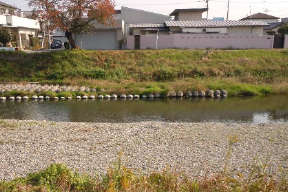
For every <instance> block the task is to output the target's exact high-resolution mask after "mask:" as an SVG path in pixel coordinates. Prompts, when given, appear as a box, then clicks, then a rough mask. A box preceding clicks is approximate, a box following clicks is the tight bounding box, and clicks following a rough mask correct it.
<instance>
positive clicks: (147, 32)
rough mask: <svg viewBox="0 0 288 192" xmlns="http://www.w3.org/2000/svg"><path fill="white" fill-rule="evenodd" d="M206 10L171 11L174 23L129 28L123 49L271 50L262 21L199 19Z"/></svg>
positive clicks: (136, 25)
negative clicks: (125, 45)
mask: <svg viewBox="0 0 288 192" xmlns="http://www.w3.org/2000/svg"><path fill="white" fill-rule="evenodd" d="M205 11H207V9H175V10H174V11H173V12H172V13H171V14H170V16H174V20H167V21H164V22H163V23H158V24H156V23H144V24H141V23H140V24H130V25H129V28H130V30H129V32H130V33H129V35H128V36H127V49H148V48H152V49H158V48H159V49H163V48H183V49H185V48H189V49H208V48H212V49H225V48H233V49H248V48H261V49H262V48H272V47H273V37H272V36H263V27H264V26H266V25H268V24H267V23H265V22H263V21H250V20H247V21H246V20H243V21H221V20H220V21H219V20H216V21H215V20H206V19H203V18H202V14H203V12H205Z"/></svg>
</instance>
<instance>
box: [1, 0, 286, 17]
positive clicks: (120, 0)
mask: <svg viewBox="0 0 288 192" xmlns="http://www.w3.org/2000/svg"><path fill="white" fill-rule="evenodd" d="M0 1H2V2H4V3H7V4H10V5H14V6H16V7H18V8H20V9H22V10H23V11H25V10H30V9H29V7H28V6H27V3H28V0H0ZM115 2H116V9H120V7H121V6H126V7H130V8H135V9H141V10H145V11H151V12H155V13H161V14H165V15H169V14H170V13H171V12H172V11H173V10H174V9H185V8H205V7H206V3H205V0H115ZM227 5H228V0H209V19H212V18H213V17H224V18H226V15H227V7H228V6H227ZM250 11H251V13H252V14H254V13H258V12H262V13H265V11H266V13H267V14H269V15H273V16H276V17H280V18H284V17H288V0H230V13H229V19H230V20H238V19H241V18H243V17H246V16H248V15H249V14H250ZM203 17H206V13H204V14H203Z"/></svg>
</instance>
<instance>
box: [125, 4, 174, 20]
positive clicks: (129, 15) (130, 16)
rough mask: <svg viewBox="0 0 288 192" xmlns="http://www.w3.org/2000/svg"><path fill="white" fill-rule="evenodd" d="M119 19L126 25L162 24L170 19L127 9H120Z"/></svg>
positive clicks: (160, 15) (165, 16)
mask: <svg viewBox="0 0 288 192" xmlns="http://www.w3.org/2000/svg"><path fill="white" fill-rule="evenodd" d="M121 18H122V20H124V21H125V23H128V24H137V23H164V21H168V20H169V19H170V17H169V16H168V15H162V14H157V13H152V12H147V11H142V10H138V9H131V8H127V7H121Z"/></svg>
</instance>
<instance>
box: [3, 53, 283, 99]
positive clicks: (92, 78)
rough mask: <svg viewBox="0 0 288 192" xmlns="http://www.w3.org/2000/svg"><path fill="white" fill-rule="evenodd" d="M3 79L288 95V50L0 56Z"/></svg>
mask: <svg viewBox="0 0 288 192" xmlns="http://www.w3.org/2000/svg"><path fill="white" fill-rule="evenodd" d="M0 59H1V60H0V80H1V81H2V82H5V83H10V82H22V83H23V82H24V83H27V82H31V81H33V82H35V81H36V82H40V83H42V84H45V83H48V84H66V85H85V86H90V87H94V88H97V90H100V91H101V92H102V93H105V94H113V93H115V94H122V93H126V94H128V93H131V94H144V93H145V94H149V93H156V92H158V93H161V94H162V95H165V94H166V95H167V94H169V93H171V92H172V91H176V92H177V91H182V92H187V91H193V90H197V91H200V90H204V91H206V90H207V89H212V90H217V89H219V90H221V89H225V90H227V91H228V93H229V95H231V96H247V95H248V96H251V95H265V94H287V93H288V89H287V86H288V67H287V65H288V50H177V49H172V50H157V51H156V50H131V51H84V50H77V51H56V52H45V53H34V54H27V53H24V52H21V51H20V52H0Z"/></svg>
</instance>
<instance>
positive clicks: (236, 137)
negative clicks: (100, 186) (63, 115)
mask: <svg viewBox="0 0 288 192" xmlns="http://www.w3.org/2000/svg"><path fill="white" fill-rule="evenodd" d="M229 142H230V143H232V149H231V151H230V152H231V157H227V153H228V151H229V150H228V149H229ZM287 146H288V126H287V125H286V124H260V125H255V124H245V123H243V124H223V123H168V122H141V123H121V124H119V123H118V124H116V123H115V124H114V123H66V122H59V123H57V122H45V121H44V122H42V121H16V120H1V121H0V154H1V155H0V170H1V172H0V180H2V179H4V178H5V179H8V180H10V179H13V178H15V177H16V176H25V175H26V174H28V173H31V172H35V171H39V170H41V169H45V168H47V167H48V166H49V165H50V164H53V163H64V164H67V165H68V167H69V168H72V169H73V170H78V171H79V172H80V173H87V174H89V175H91V176H95V175H96V174H100V173H104V172H106V170H107V168H108V167H109V166H111V165H113V163H114V162H116V161H117V159H118V157H119V153H122V160H123V163H124V165H126V166H127V167H128V168H131V169H132V170H135V171H140V172H143V173H151V172H154V171H160V170H163V169H165V168H167V167H169V168H171V170H176V171H179V172H180V171H184V172H185V173H187V174H188V175H190V176H205V175H206V174H207V175H209V174H212V173H219V172H221V171H223V169H224V166H225V165H227V169H229V171H231V172H235V173H237V172H240V173H242V174H244V175H245V174H249V173H250V171H251V170H252V167H253V166H255V165H259V166H260V167H263V165H264V164H265V163H267V165H268V166H267V170H266V172H267V173H269V174H271V175H279V174H281V173H285V172H286V171H288V156H287V154H288V148H287ZM226 161H227V163H225V162H226ZM279 170H282V171H283V172H282V171H279Z"/></svg>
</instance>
